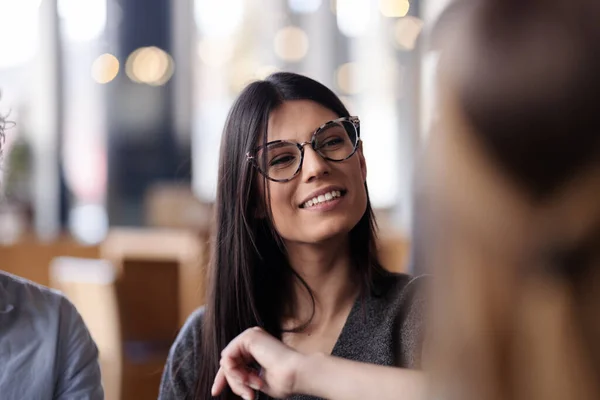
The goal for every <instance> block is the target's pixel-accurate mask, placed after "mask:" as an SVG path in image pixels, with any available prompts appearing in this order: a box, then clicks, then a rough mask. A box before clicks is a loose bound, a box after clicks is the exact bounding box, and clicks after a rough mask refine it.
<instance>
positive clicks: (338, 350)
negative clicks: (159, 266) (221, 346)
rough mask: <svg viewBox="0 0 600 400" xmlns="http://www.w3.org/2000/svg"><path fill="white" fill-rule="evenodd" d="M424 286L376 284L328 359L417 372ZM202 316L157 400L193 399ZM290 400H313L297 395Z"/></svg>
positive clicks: (402, 281) (194, 320)
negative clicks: (415, 370)
mask: <svg viewBox="0 0 600 400" xmlns="http://www.w3.org/2000/svg"><path fill="white" fill-rule="evenodd" d="M422 281H423V278H411V277H409V276H408V275H404V274H388V275H386V276H385V277H384V278H383V279H381V280H379V282H378V283H377V284H376V285H375V286H376V287H375V290H374V291H373V293H371V294H370V295H369V296H367V297H366V298H364V299H360V298H359V299H358V300H357V301H356V302H355V304H354V306H353V307H352V310H351V311H350V314H349V315H348V319H347V320H346V323H345V325H344V327H343V329H342V332H341V333H340V336H339V338H338V340H337V342H336V344H335V346H334V348H333V351H332V353H331V354H332V355H333V356H336V357H342V358H346V359H349V360H354V361H361V362H366V363H372V364H378V365H387V366H397V367H403V368H418V367H419V365H420V355H421V343H422V337H423V318H422V314H423V301H422V298H423V296H421V295H420V293H421V292H422V290H421V289H420V286H422V285H421V282H422ZM417 294H419V295H417ZM202 315H203V310H202V309H198V310H197V311H196V312H194V313H193V314H192V315H191V316H190V317H189V319H188V321H187V322H186V324H185V326H184V327H183V328H182V330H181V332H180V333H179V336H178V337H177V339H176V341H175V343H174V344H173V347H172V348H171V352H170V354H169V358H168V360H167V365H166V366H165V369H164V372H163V377H162V383H161V387H160V395H159V399H161V400H183V399H195V396H194V392H195V389H196V384H197V365H199V362H200V358H201V355H200V354H198V349H199V345H200V342H199V341H200V339H201V334H200V331H201V328H202ZM262 398H263V397H261V399H262ZM291 399H293V400H315V399H316V398H315V397H312V396H305V395H296V396H292V397H291Z"/></svg>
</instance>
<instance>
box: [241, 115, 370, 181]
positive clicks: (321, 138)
mask: <svg viewBox="0 0 600 400" xmlns="http://www.w3.org/2000/svg"><path fill="white" fill-rule="evenodd" d="M359 142H360V121H359V119H358V117H343V118H338V119H336V120H333V121H330V122H327V123H325V124H323V125H321V126H320V127H319V128H318V129H317V130H316V131H314V132H313V134H312V138H311V139H310V141H308V142H304V143H296V142H291V141H287V140H275V141H272V142H269V143H267V144H266V145H263V146H259V147H257V148H256V149H254V151H253V152H248V153H247V154H246V158H247V159H248V160H249V161H251V162H252V164H253V165H254V166H255V167H256V168H257V169H258V171H259V172H260V173H261V174H263V175H264V176H265V177H266V178H267V179H269V180H272V181H274V182H287V181H290V180H292V179H293V178H294V177H295V176H296V175H298V173H299V172H300V169H301V168H302V161H303V160H304V146H306V145H307V144H310V146H311V147H312V148H313V150H314V151H315V152H316V153H317V154H319V155H320V156H321V157H322V158H323V159H325V160H328V161H335V162H340V161H344V160H347V159H348V158H350V157H352V155H353V154H354V153H355V152H356V149H357V148H358V143H359Z"/></svg>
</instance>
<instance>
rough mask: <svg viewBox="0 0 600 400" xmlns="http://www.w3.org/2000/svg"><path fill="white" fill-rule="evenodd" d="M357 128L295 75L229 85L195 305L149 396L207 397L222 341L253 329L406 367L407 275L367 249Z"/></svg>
mask: <svg viewBox="0 0 600 400" xmlns="http://www.w3.org/2000/svg"><path fill="white" fill-rule="evenodd" d="M359 131H360V122H359V119H358V118H357V117H354V116H350V114H349V113H348V111H347V110H346V108H345V107H344V105H343V104H342V102H341V101H340V100H339V99H338V98H337V97H336V96H335V94H333V92H331V91H330V90H329V89H327V88H326V87H324V86H323V85H321V84H319V83H318V82H315V81H314V80H312V79H309V78H306V77H303V76H300V75H296V74H291V73H278V74H274V75H271V76H270V77H268V78H267V79H266V80H264V81H259V82H255V83H252V84H250V85H249V86H248V87H247V88H246V89H245V90H244V91H243V92H242V93H241V94H240V96H239V97H238V99H237V100H236V102H235V104H234V105H233V107H232V109H231V112H230V114H229V117H228V119H227V122H226V125H225V129H224V133H223V139H222V143H221V157H220V167H219V180H218V182H219V184H218V189H217V201H216V221H217V226H216V238H215V247H214V250H213V255H214V256H213V257H214V258H213V260H212V262H211V271H210V277H209V291H208V299H207V304H206V307H205V308H203V309H201V310H199V311H197V312H196V313H195V314H194V315H192V316H191V317H190V319H189V320H188V322H187V324H186V325H185V327H184V328H183V330H182V331H181V333H180V335H179V337H178V338H177V340H176V342H175V344H174V345H173V347H172V349H171V353H170V356H169V360H168V362H167V366H166V368H165V372H164V376H163V381H162V386H161V395H160V397H161V398H163V399H171V398H182V399H183V398H192V397H195V398H198V399H205V398H209V397H210V396H211V388H212V384H213V380H214V378H215V376H216V374H217V371H218V370H219V361H220V358H221V351H222V350H223V349H224V348H225V346H227V344H228V343H229V342H230V341H231V340H233V339H234V338H235V337H236V336H237V335H239V334H240V333H242V332H243V331H244V330H245V329H248V328H250V327H253V326H260V327H262V328H263V329H264V330H265V331H266V332H268V333H269V334H270V335H272V336H274V337H276V338H279V339H281V340H282V342H283V343H285V344H286V345H288V346H290V347H291V348H294V349H295V350H296V351H298V352H301V353H303V354H312V353H325V354H333V355H335V356H338V357H343V358H347V359H351V360H357V361H362V362H367V363H373V364H381V365H390V366H391V365H394V366H398V367H415V366H418V364H419V359H420V337H421V323H420V322H421V318H420V303H419V302H418V301H416V297H415V292H416V289H417V286H418V282H417V281H414V280H411V278H410V277H409V276H407V275H400V274H392V273H389V272H386V271H385V270H384V269H383V268H382V267H381V265H380V264H379V261H378V259H377V254H376V243H375V220H374V217H373V211H372V209H371V206H370V203H369V196H368V191H367V187H366V183H365V182H366V173H367V168H366V164H365V158H364V156H363V151H362V142H361V140H360V135H359ZM238 394H240V395H243V396H245V397H248V396H249V394H248V393H238ZM234 397H237V396H234V395H233V394H232V393H231V392H229V391H227V390H225V391H223V392H222V393H221V394H220V398H222V399H231V398H234ZM297 398H303V397H297ZM304 398H306V397H304Z"/></svg>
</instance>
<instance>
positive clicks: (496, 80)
mask: <svg viewBox="0 0 600 400" xmlns="http://www.w3.org/2000/svg"><path fill="white" fill-rule="evenodd" d="M457 4H458V5H460V7H453V9H452V11H451V12H449V13H448V14H445V17H444V23H443V24H441V25H440V26H443V27H444V28H443V32H440V33H443V35H441V36H443V37H444V40H443V43H444V44H443V52H442V57H441V61H440V106H441V108H440V116H439V121H437V124H436V129H435V131H434V132H433V133H432V136H431V138H430V139H431V140H430V141H429V143H428V146H427V149H426V152H425V156H424V159H423V160H422V162H423V163H422V165H421V168H420V169H419V171H420V176H419V179H418V180H417V182H418V184H417V188H416V189H417V195H418V201H416V202H415V204H417V205H418V206H419V207H418V210H417V217H418V218H417V219H416V220H417V222H418V226H417V228H418V229H417V231H416V232H417V233H418V235H417V236H416V237H415V242H416V244H417V246H416V248H415V252H416V260H417V262H418V263H420V264H421V266H423V265H424V267H425V268H427V269H428V270H430V271H433V272H434V273H435V279H434V280H433V282H434V286H436V287H435V290H433V291H432V293H433V294H434V297H433V309H434V310H435V313H434V314H433V325H431V326H430V331H431V332H434V335H436V336H435V337H434V340H433V341H432V343H431V345H432V347H431V348H428V350H430V351H431V354H433V355H434V356H435V358H432V359H430V360H429V361H430V363H431V367H432V369H431V374H432V378H433V379H432V382H433V385H432V387H431V389H432V391H433V397H432V398H436V399H449V400H454V399H460V400H463V399H464V400H471V399H473V400H475V399H478V400H479V399H483V400H500V399H514V400H521V399H523V400H525V399H528V400H529V399H532V400H541V399H544V400H547V399H551V400H554V399H556V400H559V399H586V400H588V399H589V400H591V399H598V398H600V340H599V339H600V323H599V322H598V321H599V319H598V315H600V290H598V284H599V283H600V268H599V267H600V117H599V116H598V115H599V114H598V111H597V105H598V104H599V103H600V72H599V71H600V24H598V21H599V20H600V3H598V2H597V1H595V0H574V1H572V2H563V1H560V0H551V1H545V2H537V1H534V0H526V1H519V2H515V1H506V0H480V1H472V2H460V3H457ZM450 16H452V18H450ZM446 17H447V18H446ZM440 29H441V28H440ZM316 359H318V360H317V361H315V360H316ZM249 360H255V361H257V362H258V363H259V364H260V365H261V366H262V373H261V375H260V376H258V375H256V374H255V373H254V372H252V371H247V370H245V369H244V368H243V367H244V366H245V365H246V364H247V363H248V361H249ZM221 365H222V369H221V371H220V372H219V374H218V376H217V378H216V381H215V393H216V392H219V391H220V390H221V389H222V388H223V386H225V385H226V384H229V385H230V386H232V387H234V388H235V390H238V391H239V392H242V390H249V384H248V383H249V382H251V383H252V386H255V387H258V388H259V389H260V390H263V391H266V392H268V393H272V394H273V395H275V396H281V397H285V396H287V395H289V394H290V393H308V394H314V395H319V396H322V397H327V398H330V399H332V400H335V399H346V400H347V399H359V398H377V399H393V398H399V397H400V396H399V394H400V393H401V390H402V389H403V387H405V386H404V385H405V381H404V377H405V375H400V374H399V371H397V370H394V369H390V368H384V367H376V366H366V365H362V364H358V363H352V362H347V361H344V360H340V359H335V358H333V357H323V356H320V357H315V356H308V357H307V356H304V355H302V354H299V353H297V352H295V351H293V350H292V349H290V348H289V347H287V346H285V345H283V344H281V343H280V342H278V341H276V340H274V339H273V338H271V337H270V336H268V335H267V334H266V333H265V332H263V331H261V330H258V329H251V330H248V331H246V332H245V333H243V334H242V335H240V336H239V337H238V338H236V339H235V340H234V341H232V342H231V343H230V345H229V346H228V347H227V348H226V350H225V351H224V352H223V359H222V361H221Z"/></svg>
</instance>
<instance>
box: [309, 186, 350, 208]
mask: <svg viewBox="0 0 600 400" xmlns="http://www.w3.org/2000/svg"><path fill="white" fill-rule="evenodd" d="M341 196H342V192H341V191H339V190H332V191H331V192H329V193H325V194H322V195H319V196H317V197H313V198H312V199H310V200H308V201H307V202H305V203H304V204H303V205H302V207H304V208H308V207H312V206H316V205H317V204H321V203H324V202H326V201H331V200H333V199H335V198H338V197H341Z"/></svg>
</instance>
